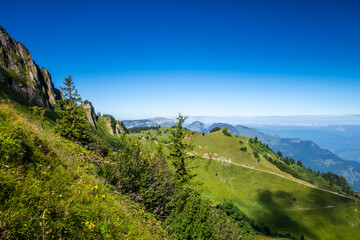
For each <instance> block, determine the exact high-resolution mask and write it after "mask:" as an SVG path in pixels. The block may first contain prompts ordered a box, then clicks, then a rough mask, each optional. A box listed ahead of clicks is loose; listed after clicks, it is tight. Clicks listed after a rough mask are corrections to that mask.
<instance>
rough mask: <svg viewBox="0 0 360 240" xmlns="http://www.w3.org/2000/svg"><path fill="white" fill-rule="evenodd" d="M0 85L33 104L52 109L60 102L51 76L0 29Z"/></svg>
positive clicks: (60, 94)
mask: <svg viewBox="0 0 360 240" xmlns="http://www.w3.org/2000/svg"><path fill="white" fill-rule="evenodd" d="M0 82H2V83H4V84H6V85H7V86H9V87H10V88H12V89H14V90H15V91H16V92H18V93H20V94H22V95H23V96H24V97H26V98H27V99H29V100H30V101H32V102H33V103H34V104H36V105H39V106H42V107H45V108H51V107H52V106H53V105H54V104H55V103H56V100H59V99H62V93H61V91H60V90H58V89H56V88H55V87H54V83H53V82H52V79H51V75H50V73H49V72H48V71H47V70H46V69H45V68H39V66H38V65H37V64H36V63H35V62H34V61H33V59H32V58H31V55H30V52H29V50H28V49H26V47H25V46H24V45H23V44H21V43H20V42H17V41H15V40H14V39H12V38H11V37H10V36H9V34H8V33H7V32H6V31H5V29H3V28H2V27H1V26H0Z"/></svg>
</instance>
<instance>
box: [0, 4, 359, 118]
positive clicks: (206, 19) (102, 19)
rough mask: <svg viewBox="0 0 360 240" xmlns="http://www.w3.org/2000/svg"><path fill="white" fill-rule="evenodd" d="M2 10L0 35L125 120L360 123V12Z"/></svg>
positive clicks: (197, 7)
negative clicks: (345, 118) (279, 118)
mask: <svg viewBox="0 0 360 240" xmlns="http://www.w3.org/2000/svg"><path fill="white" fill-rule="evenodd" d="M74 2H75V1H43V2H41V1H17V0H11V1H3V2H2V3H1V9H2V10H1V14H0V25H1V26H3V27H4V28H5V29H6V30H7V32H8V33H9V34H10V35H11V36H12V37H13V38H15V40H17V41H20V42H22V43H23V44H24V45H25V46H26V47H27V48H28V49H29V50H30V52H31V54H32V56H33V58H34V60H35V61H36V62H37V63H38V64H39V65H40V66H41V67H45V68H47V69H48V70H49V71H50V73H51V74H52V76H53V80H54V82H55V85H56V86H57V87H59V86H60V85H61V84H62V81H63V79H64V78H65V77H66V76H67V75H71V76H72V77H73V79H74V81H75V83H76V85H77V87H78V89H79V91H80V93H81V95H82V96H83V98H84V99H88V100H90V101H91V102H93V104H94V106H95V108H96V110H97V111H100V112H102V113H111V114H113V115H114V116H116V117H117V118H119V119H126V118H145V117H155V116H175V115H176V114H177V112H182V113H184V114H186V115H192V116H193V115H196V116H199V115H206V116H259V115H341V114H352V113H357V114H358V113H360V2H359V1H314V0H312V1H304V0H301V1H297V0H290V1H289V0H284V1H270V0H264V1H257V0H249V1H240V0H239V1H225V0H222V1H210V0H208V1H196V0H192V1H169V0H166V1H150V0H145V1H137V0H128V1H89V0H88V1H76V2H75V3H74Z"/></svg>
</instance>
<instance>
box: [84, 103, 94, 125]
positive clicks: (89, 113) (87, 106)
mask: <svg viewBox="0 0 360 240" xmlns="http://www.w3.org/2000/svg"><path fill="white" fill-rule="evenodd" d="M81 107H82V108H83V109H84V110H85V112H86V118H87V119H88V121H89V122H90V124H91V125H92V126H93V127H94V128H96V125H97V119H96V113H95V109H94V107H93V105H92V103H91V102H89V101H85V102H84V104H83V105H81Z"/></svg>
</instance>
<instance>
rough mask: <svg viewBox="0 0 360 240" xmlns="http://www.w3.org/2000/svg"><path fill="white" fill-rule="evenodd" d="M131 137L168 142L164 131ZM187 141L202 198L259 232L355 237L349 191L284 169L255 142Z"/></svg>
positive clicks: (357, 218)
mask: <svg viewBox="0 0 360 240" xmlns="http://www.w3.org/2000/svg"><path fill="white" fill-rule="evenodd" d="M130 131H132V132H134V133H133V135H135V136H137V137H138V138H140V139H143V141H148V142H149V144H150V145H156V144H157V142H158V141H159V142H160V141H164V143H165V144H166V143H167V141H168V139H169V135H168V134H167V132H168V131H169V128H158V129H142V131H140V132H138V131H135V130H130ZM165 131H166V133H165ZM187 139H188V141H189V142H191V143H192V144H193V145H194V149H193V151H192V152H190V153H189V154H190V155H193V156H195V158H194V161H193V162H192V164H191V166H192V168H193V172H194V173H196V174H197V176H196V180H198V181H200V182H202V185H201V186H199V188H200V189H201V191H202V194H203V195H204V196H206V197H207V198H209V199H211V200H212V201H213V202H214V203H216V204H221V203H223V202H224V201H231V202H233V203H234V204H235V206H236V207H238V208H239V209H240V210H241V211H242V212H244V213H245V214H246V215H247V216H248V217H249V218H250V219H252V224H253V226H254V228H255V229H257V230H258V231H260V232H266V233H268V234H270V235H272V236H283V237H294V238H296V239H297V238H300V237H301V236H302V235H304V236H305V238H306V239H346V238H350V239H351V238H354V237H356V236H358V235H359V234H360V232H359V228H358V227H359V224H360V215H359V213H358V211H359V207H360V205H359V202H358V200H357V199H356V198H354V197H353V196H354V195H355V196H357V193H356V192H354V191H353V190H352V191H351V192H349V193H350V194H349V195H347V192H344V191H343V190H342V188H341V186H340V185H335V184H334V183H332V182H330V181H329V180H327V179H326V178H323V177H322V176H321V174H318V173H316V172H313V171H311V170H309V169H307V168H305V167H303V166H300V165H299V164H297V163H287V162H288V161H290V159H289V158H287V157H282V156H279V155H278V154H275V153H274V152H272V150H271V149H269V148H268V147H266V145H263V144H262V143H261V142H259V141H258V140H256V139H251V138H246V137H242V136H239V135H236V134H229V133H228V131H227V130H226V128H224V129H218V130H217V131H214V132H212V133H209V134H201V133H199V132H191V131H189V132H188V137H187ZM284 170H285V171H284ZM345 189H348V186H347V187H346V188H345ZM319 223H321V225H319Z"/></svg>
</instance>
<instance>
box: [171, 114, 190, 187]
mask: <svg viewBox="0 0 360 240" xmlns="http://www.w3.org/2000/svg"><path fill="white" fill-rule="evenodd" d="M186 119H187V117H184V116H182V115H181V114H180V113H179V117H178V118H177V120H178V121H177V122H176V123H175V126H174V128H173V129H172V130H171V132H170V140H171V143H172V144H170V147H169V148H170V157H171V160H172V164H173V166H174V167H175V170H176V174H177V176H178V178H179V180H180V181H181V182H183V183H186V182H188V181H189V180H190V179H191V178H192V177H194V176H195V175H192V174H190V169H189V168H188V160H189V159H192V158H193V157H192V156H190V155H188V152H190V151H192V150H193V148H194V146H193V145H192V144H190V143H188V142H186V141H185V136H186V130H185V129H184V128H183V126H182V125H183V123H184V122H185V120H186Z"/></svg>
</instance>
